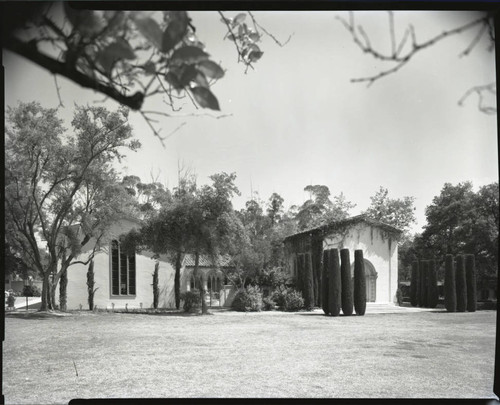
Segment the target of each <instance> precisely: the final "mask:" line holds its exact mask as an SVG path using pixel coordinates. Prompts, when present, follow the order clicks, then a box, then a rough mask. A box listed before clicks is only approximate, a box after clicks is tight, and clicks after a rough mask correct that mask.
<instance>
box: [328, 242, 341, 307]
mask: <svg viewBox="0 0 500 405" xmlns="http://www.w3.org/2000/svg"><path fill="white" fill-rule="evenodd" d="M328 268H329V271H328V308H329V309H330V315H331V316H338V315H339V314H340V307H341V306H342V295H341V294H342V293H341V291H342V278H341V275H340V264H339V250H338V249H331V250H330V257H329V259H328Z"/></svg>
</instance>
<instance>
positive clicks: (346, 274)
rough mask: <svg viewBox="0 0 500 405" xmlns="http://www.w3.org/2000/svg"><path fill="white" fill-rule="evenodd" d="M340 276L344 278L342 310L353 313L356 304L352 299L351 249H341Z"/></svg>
mask: <svg viewBox="0 0 500 405" xmlns="http://www.w3.org/2000/svg"><path fill="white" fill-rule="evenodd" d="M340 276H341V279H342V312H343V313H344V315H352V312H353V308H354V304H353V301H352V285H351V260H350V257H349V249H341V250H340Z"/></svg>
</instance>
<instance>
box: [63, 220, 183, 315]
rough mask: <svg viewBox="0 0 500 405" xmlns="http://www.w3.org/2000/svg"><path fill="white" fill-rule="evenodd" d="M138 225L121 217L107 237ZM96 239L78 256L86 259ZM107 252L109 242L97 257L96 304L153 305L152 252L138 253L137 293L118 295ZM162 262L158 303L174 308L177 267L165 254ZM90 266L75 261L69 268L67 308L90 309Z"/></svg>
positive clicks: (95, 260) (138, 306)
mask: <svg viewBox="0 0 500 405" xmlns="http://www.w3.org/2000/svg"><path fill="white" fill-rule="evenodd" d="M138 227H139V224H137V223H136V222H134V221H130V220H121V221H120V222H119V223H117V224H115V225H114V226H113V227H112V228H111V230H110V235H109V238H108V239H109V240H110V241H111V240H112V239H117V238H118V237H119V236H120V235H121V234H123V233H126V232H128V231H130V230H131V229H133V228H138ZM94 243H95V242H94V241H90V242H89V243H88V244H87V245H85V246H84V248H83V253H82V254H81V255H80V256H79V257H78V258H77V260H81V261H85V260H86V259H87V258H88V255H89V251H90V249H91V248H92V246H93V244H94ZM108 253H109V243H108V244H107V247H106V248H102V249H101V250H100V251H99V252H97V253H96V255H95V257H94V282H95V286H94V288H97V291H96V292H95V295H94V305H97V307H98V308H100V309H104V308H108V309H111V308H112V304H113V303H114V304H115V308H125V304H128V308H140V305H141V303H142V305H143V308H150V307H152V305H153V286H152V284H153V272H154V268H155V263H156V262H155V260H153V259H151V257H152V254H151V253H149V252H141V254H139V253H137V254H136V294H135V295H130V296H116V295H112V294H111V282H110V280H111V258H110V255H109V254H108ZM159 263H160V266H159V270H158V285H159V289H160V297H159V303H158V306H159V307H160V308H173V307H175V298H174V297H175V295H174V275H175V268H174V267H173V266H172V265H171V264H170V263H169V262H168V261H167V259H166V257H163V256H162V257H160V260H159ZM87 270H88V265H83V264H75V265H72V266H70V267H69V268H68V286H67V308H68V309H79V308H80V305H82V307H83V309H88V294H87ZM181 274H182V273H181ZM56 297H57V299H58V298H59V291H57V295H56Z"/></svg>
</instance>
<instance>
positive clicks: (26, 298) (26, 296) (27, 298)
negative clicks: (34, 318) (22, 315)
mask: <svg viewBox="0 0 500 405" xmlns="http://www.w3.org/2000/svg"><path fill="white" fill-rule="evenodd" d="M27 310H28V296H26V311H27Z"/></svg>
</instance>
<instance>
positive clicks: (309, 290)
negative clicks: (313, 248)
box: [299, 254, 315, 311]
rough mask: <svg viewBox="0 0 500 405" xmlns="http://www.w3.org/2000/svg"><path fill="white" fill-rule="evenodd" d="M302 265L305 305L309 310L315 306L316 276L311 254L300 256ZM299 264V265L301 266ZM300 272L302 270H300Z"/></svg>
mask: <svg viewBox="0 0 500 405" xmlns="http://www.w3.org/2000/svg"><path fill="white" fill-rule="evenodd" d="M299 258H300V259H301V260H299V263H300V265H301V266H302V270H303V274H304V306H305V308H306V309H307V310H308V311H311V310H312V309H313V308H314V301H315V299H314V278H313V277H314V276H313V268H312V260H311V255H310V254H305V255H301V256H299ZM300 265H299V266H300ZM299 273H300V270H299Z"/></svg>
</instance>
